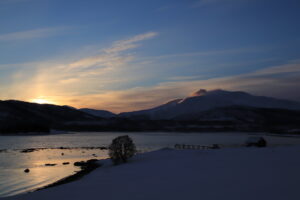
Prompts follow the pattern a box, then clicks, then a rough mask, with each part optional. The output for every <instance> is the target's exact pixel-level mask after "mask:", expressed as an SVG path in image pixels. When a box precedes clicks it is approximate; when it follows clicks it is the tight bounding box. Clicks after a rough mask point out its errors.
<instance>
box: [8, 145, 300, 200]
mask: <svg viewBox="0 0 300 200" xmlns="http://www.w3.org/2000/svg"><path fill="white" fill-rule="evenodd" d="M299 152H300V146H289V147H272V148H232V149H219V150H170V149H166V150H159V151H155V152H150V153H145V154H139V155H137V156H135V157H134V158H133V159H131V161H130V162H129V163H127V164H123V165H119V166H112V165H111V163H110V161H109V160H104V161H101V162H102V163H104V166H103V167H100V168H98V169H96V170H95V171H93V172H92V173H90V174H89V175H87V176H85V177H83V178H82V179H81V180H79V181H75V182H72V183H68V184H65V185H61V186H57V187H54V188H49V189H45V190H41V191H37V192H33V193H28V194H24V195H19V196H14V197H9V198H4V199H7V200H8V199H10V200H60V199H61V200H65V199H72V200H77V199H78V200H79V199H81V200H82V199H85V200H87V199H103V200H114V199H116V200H117V199H130V200H145V199H146V200H147V199H149V200H157V199H158V200H159V199H162V200H169V199H170V200H186V199H205V200H212V199H216V200H217V199H218V200H254V199H255V200H260V199H261V200H269V199H270V200H277V199H278V200H283V199H284V200H299V199H300V192H299V183H300V159H299Z"/></svg>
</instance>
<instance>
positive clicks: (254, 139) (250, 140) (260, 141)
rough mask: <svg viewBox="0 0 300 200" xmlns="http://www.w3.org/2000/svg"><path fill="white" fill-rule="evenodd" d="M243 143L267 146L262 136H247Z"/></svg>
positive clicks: (249, 145) (248, 145) (251, 145)
mask: <svg viewBox="0 0 300 200" xmlns="http://www.w3.org/2000/svg"><path fill="white" fill-rule="evenodd" d="M245 145H246V146H247V147H253V146H255V147H266V146H267V141H266V140H265V139H264V138H263V137H249V138H248V139H247V140H246V142H245Z"/></svg>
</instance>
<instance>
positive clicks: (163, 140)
mask: <svg viewBox="0 0 300 200" xmlns="http://www.w3.org/2000/svg"><path fill="white" fill-rule="evenodd" d="M125 134H128V135H129V136H130V137H132V138H133V140H134V142H135V144H136V146H137V149H138V150H139V151H142V152H144V151H151V150H155V149H160V148H164V147H174V145H175V144H177V143H178V144H194V145H211V144H223V145H227V146H235V145H240V144H243V143H244V141H245V140H246V139H247V138H248V137H249V134H246V133H163V132H162V133H157V132H153V133H150V132H149V133H144V132H143V133H111V132H104V133H69V134H57V135H31V136H28V135H27V136H20V135H18V136H0V149H6V151H2V152H0V197H4V196H11V195H16V194H20V193H23V192H28V191H32V190H34V189H37V188H40V187H43V186H46V185H48V184H50V183H53V182H55V181H57V180H59V179H61V178H63V177H66V176H68V175H71V174H74V173H75V172H76V171H78V170H79V168H77V167H75V166H74V165H73V163H74V162H76V161H81V160H88V159H92V158H97V159H104V158H107V151H106V150H100V149H81V148H80V147H99V146H108V145H109V144H110V143H111V140H112V139H113V138H115V137H117V136H119V135H125ZM264 137H265V138H266V140H267V141H268V144H269V145H291V144H300V137H278V136H270V135H268V136H267V135H264ZM60 147H69V148H70V149H59V148H60ZM28 148H46V149H42V150H38V151H34V152H30V153H21V152H20V151H21V150H22V149H28ZM63 162H69V163H70V164H69V165H63V164H62V163H63ZM46 163H50V164H56V166H45V164H46ZM26 168H29V169H30V173H24V169H26Z"/></svg>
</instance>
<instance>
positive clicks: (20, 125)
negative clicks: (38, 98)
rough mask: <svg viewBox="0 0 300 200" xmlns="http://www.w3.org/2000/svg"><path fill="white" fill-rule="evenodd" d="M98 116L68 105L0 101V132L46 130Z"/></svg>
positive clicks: (95, 118) (92, 119)
mask: <svg viewBox="0 0 300 200" xmlns="http://www.w3.org/2000/svg"><path fill="white" fill-rule="evenodd" d="M98 119H99V117H95V116H93V115H90V114H87V113H84V112H82V111H79V110H77V109H75V108H72V107H70V106H57V105H50V104H36V103H28V102H23V101H15V100H8V101H0V132H4V133H9V132H39V131H40V132H47V131H49V130H50V129H51V128H58V127H62V126H63V125H64V124H67V123H71V122H90V121H95V120H98Z"/></svg>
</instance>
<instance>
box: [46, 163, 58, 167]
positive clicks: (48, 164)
mask: <svg viewBox="0 0 300 200" xmlns="http://www.w3.org/2000/svg"><path fill="white" fill-rule="evenodd" d="M55 165H57V164H50V163H47V164H45V166H55Z"/></svg>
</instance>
